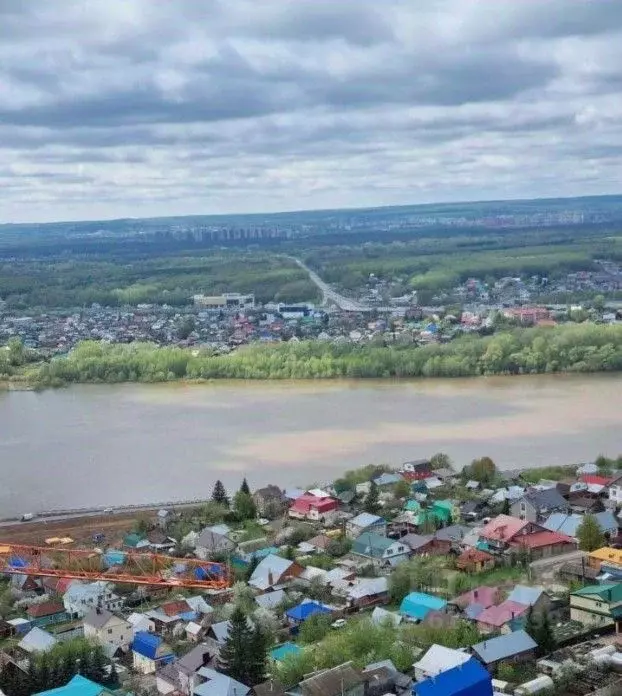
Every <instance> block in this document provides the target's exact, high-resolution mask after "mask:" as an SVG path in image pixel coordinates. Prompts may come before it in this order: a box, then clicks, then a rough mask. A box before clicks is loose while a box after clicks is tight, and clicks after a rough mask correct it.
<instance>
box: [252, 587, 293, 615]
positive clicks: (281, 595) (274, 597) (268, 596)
mask: <svg viewBox="0 0 622 696" xmlns="http://www.w3.org/2000/svg"><path fill="white" fill-rule="evenodd" d="M286 600H287V595H286V594H285V590H274V591H273V592H266V593H264V594H260V595H257V596H256V597H255V603H256V604H257V606H258V607H261V608H262V609H270V610H273V609H276V608H277V607H278V606H279V604H283V602H285V601H286Z"/></svg>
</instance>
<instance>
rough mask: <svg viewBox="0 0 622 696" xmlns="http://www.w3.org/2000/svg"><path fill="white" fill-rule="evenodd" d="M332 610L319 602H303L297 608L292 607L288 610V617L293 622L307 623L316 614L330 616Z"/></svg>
mask: <svg viewBox="0 0 622 696" xmlns="http://www.w3.org/2000/svg"><path fill="white" fill-rule="evenodd" d="M330 613H331V610H330V609H329V608H328V607H325V606H324V605H323V604H318V603H317V602H303V603H302V604H299V605H298V606H297V607H292V608H291V609H288V610H287V617H288V618H290V619H292V620H293V621H306V620H307V619H308V618H309V617H310V616H313V615H314V614H330Z"/></svg>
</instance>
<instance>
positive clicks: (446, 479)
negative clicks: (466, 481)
mask: <svg viewBox="0 0 622 696" xmlns="http://www.w3.org/2000/svg"><path fill="white" fill-rule="evenodd" d="M433 474H434V476H436V478H439V479H440V480H441V481H442V482H443V485H444V486H447V485H451V484H453V483H454V481H455V480H456V479H457V478H458V474H456V472H455V471H454V470H453V469H448V468H447V467H441V468H440V469H434V472H433Z"/></svg>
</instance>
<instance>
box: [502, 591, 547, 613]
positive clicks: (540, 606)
mask: <svg viewBox="0 0 622 696" xmlns="http://www.w3.org/2000/svg"><path fill="white" fill-rule="evenodd" d="M507 601H508V602H516V603H517V604H523V605H525V606H526V607H532V608H533V611H534V612H536V613H538V612H539V613H543V612H546V611H549V609H550V608H551V598H550V596H549V595H548V594H547V593H546V592H545V590H544V588H542V587H529V586H528V585H516V586H515V587H514V589H513V590H512V591H511V592H510V594H509V595H508V598H507Z"/></svg>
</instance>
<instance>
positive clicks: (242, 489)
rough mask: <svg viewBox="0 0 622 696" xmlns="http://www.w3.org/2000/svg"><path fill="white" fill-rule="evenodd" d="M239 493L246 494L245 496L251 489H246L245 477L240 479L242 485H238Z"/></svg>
mask: <svg viewBox="0 0 622 696" xmlns="http://www.w3.org/2000/svg"><path fill="white" fill-rule="evenodd" d="M240 493H246V495H250V494H251V489H250V488H249V487H248V481H247V480H246V476H245V477H244V478H243V479H242V483H241V485H240Z"/></svg>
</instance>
